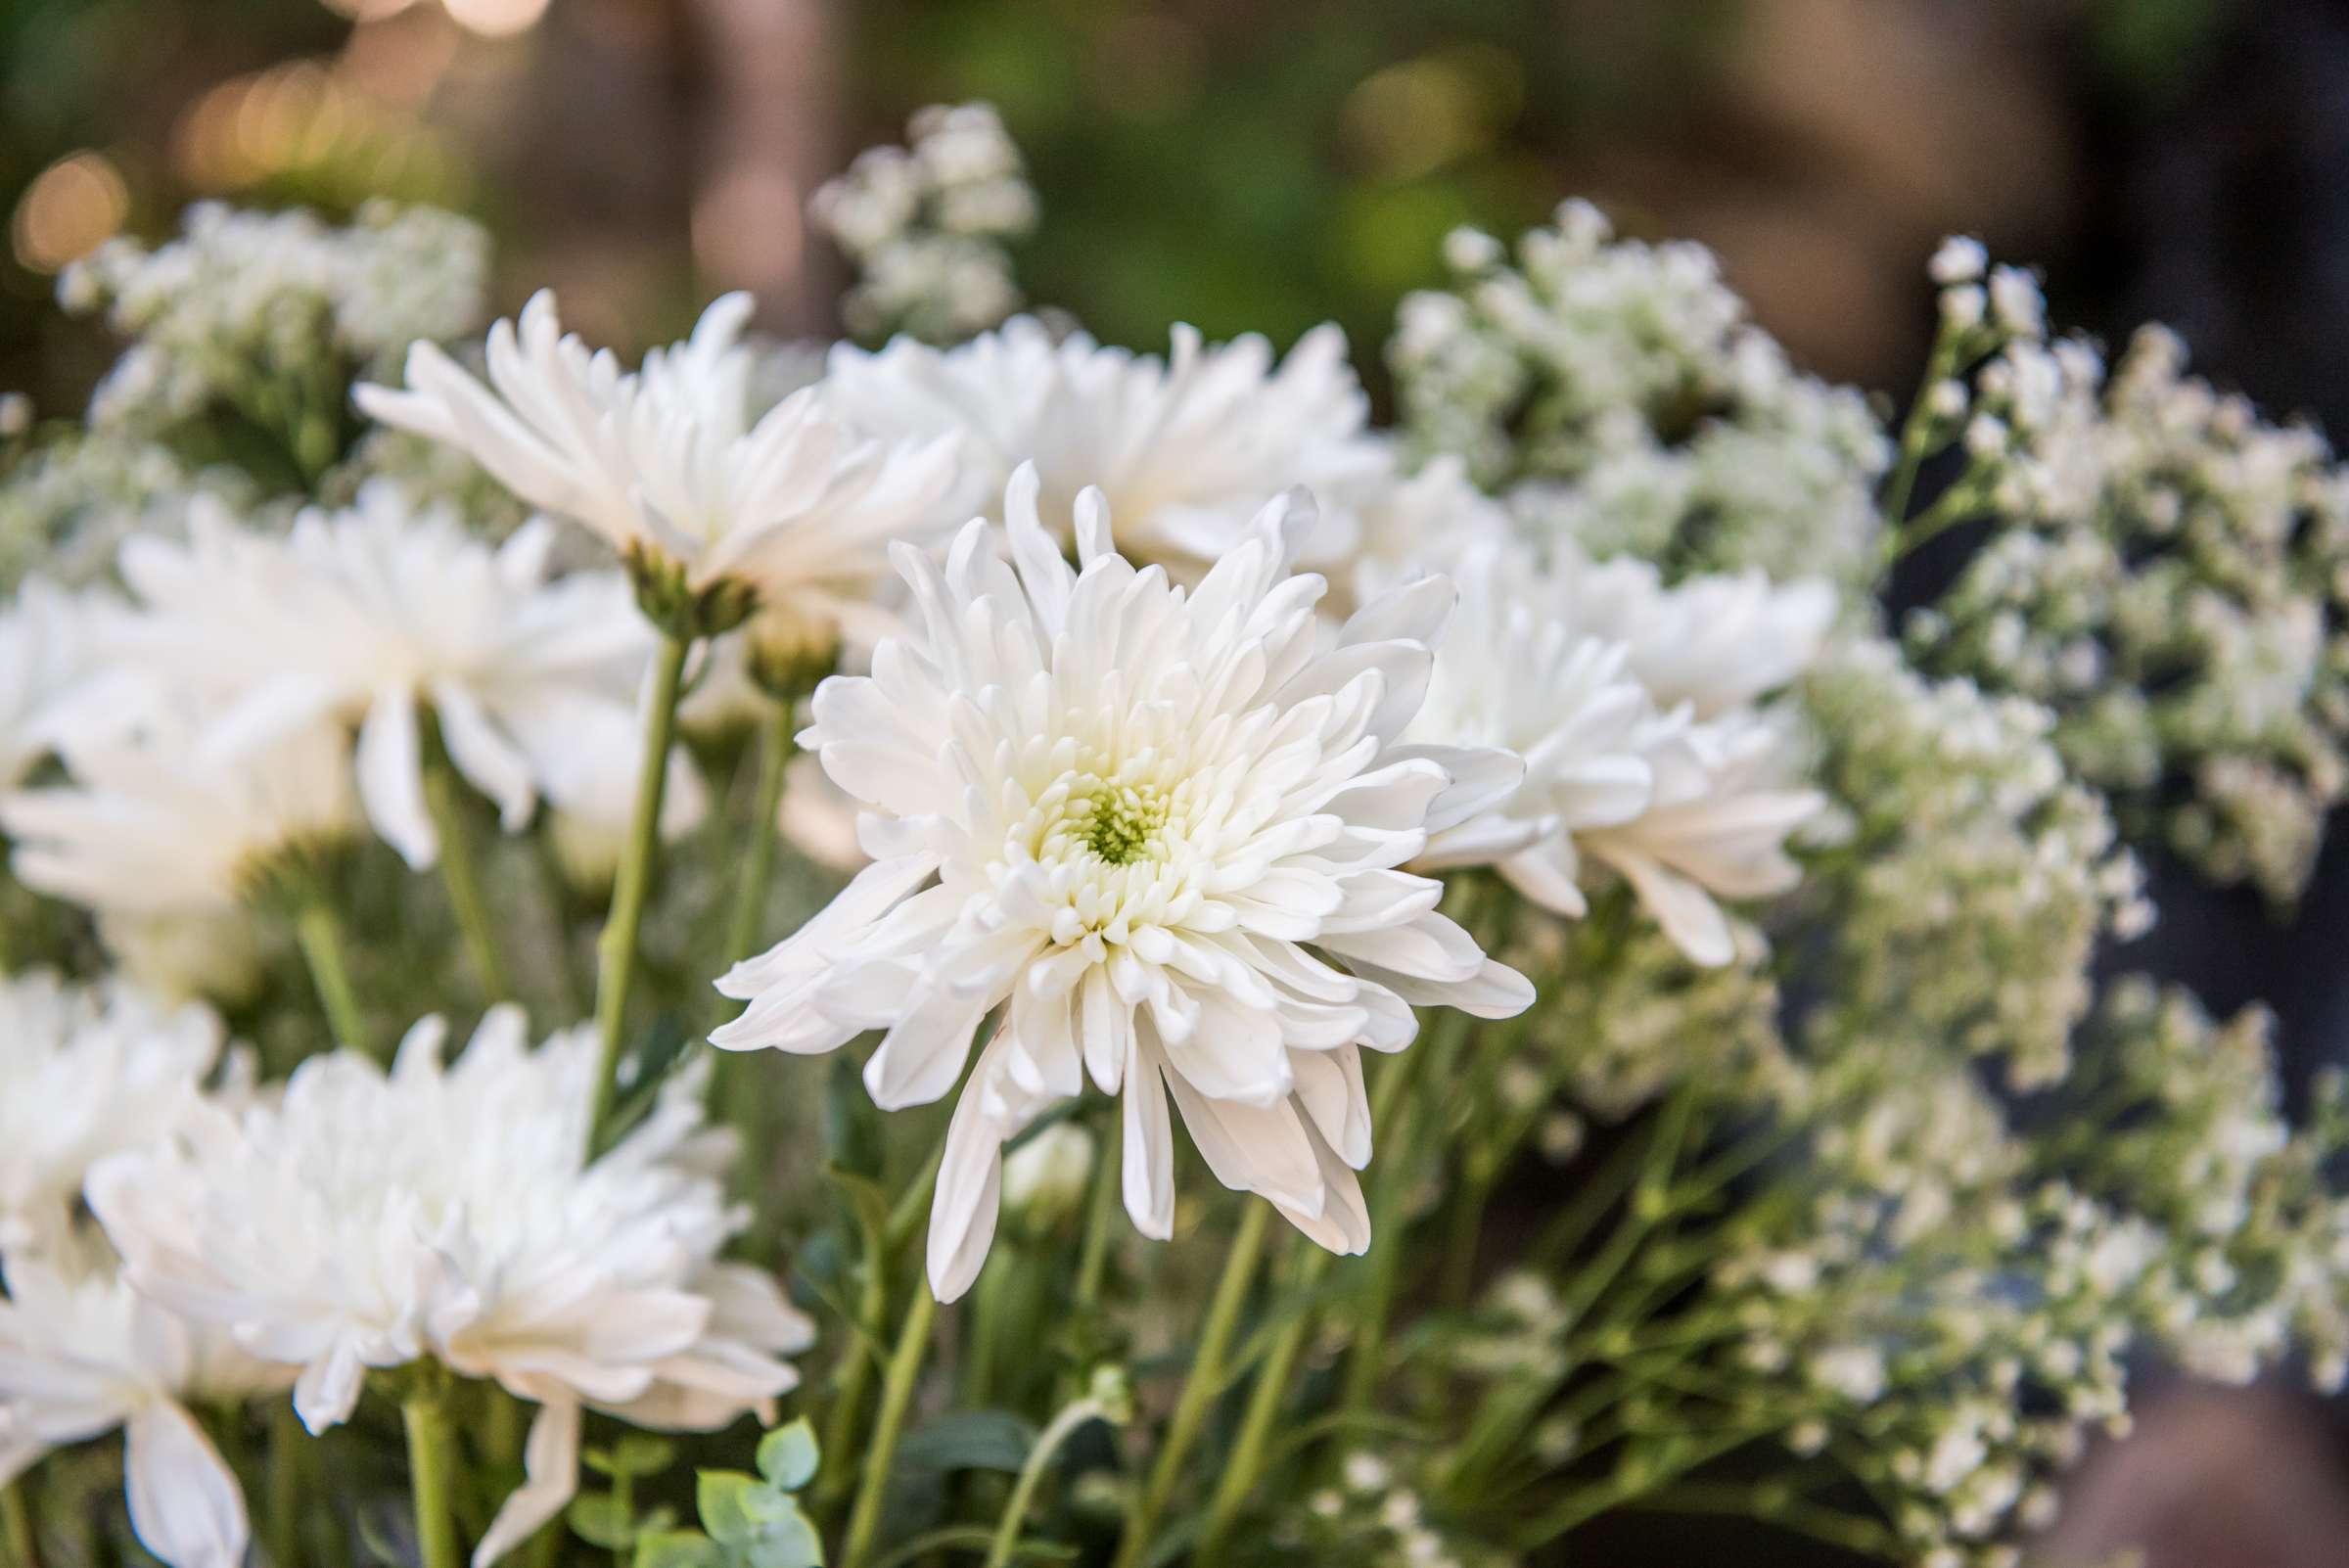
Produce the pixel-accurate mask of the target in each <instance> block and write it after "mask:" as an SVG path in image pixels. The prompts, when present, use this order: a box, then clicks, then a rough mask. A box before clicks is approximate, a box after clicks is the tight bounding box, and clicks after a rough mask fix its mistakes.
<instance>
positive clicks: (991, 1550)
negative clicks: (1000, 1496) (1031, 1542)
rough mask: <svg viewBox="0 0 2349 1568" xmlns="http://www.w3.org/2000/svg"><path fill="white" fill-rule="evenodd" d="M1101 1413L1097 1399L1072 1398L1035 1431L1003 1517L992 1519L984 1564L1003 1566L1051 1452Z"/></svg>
mask: <svg viewBox="0 0 2349 1568" xmlns="http://www.w3.org/2000/svg"><path fill="white" fill-rule="evenodd" d="M1104 1413H1105V1412H1104V1411H1103V1410H1102V1408H1101V1402H1100V1401H1098V1400H1095V1399H1090V1398H1087V1399H1081V1400H1075V1401H1072V1402H1071V1403H1070V1404H1068V1405H1066V1406H1064V1407H1062V1408H1061V1412H1060V1413H1059V1414H1058V1415H1055V1416H1054V1417H1052V1421H1051V1424H1050V1425H1048V1426H1046V1427H1045V1428H1044V1429H1043V1431H1042V1432H1041V1433H1039V1434H1037V1436H1036V1447H1035V1448H1033V1449H1030V1450H1029V1451H1028V1462H1027V1463H1025V1464H1023V1465H1021V1466H1020V1478H1019V1480H1018V1481H1016V1482H1014V1483H1013V1484H1012V1488H1011V1498H1010V1500H1009V1501H1007V1502H1005V1503H1004V1504H1003V1517H1002V1518H1001V1519H999V1520H997V1521H996V1523H995V1538H994V1541H993V1542H992V1543H991V1544H990V1545H989V1546H988V1548H987V1568H1006V1565H1007V1564H1008V1563H1009V1562H1010V1561H1011V1554H1012V1553H1013V1552H1014V1551H1016V1550H1017V1549H1018V1548H1019V1545H1020V1527H1021V1526H1022V1525H1024V1524H1026V1523H1027V1522H1028V1509H1029V1505H1030V1504H1032V1503H1033V1502H1034V1501H1035V1500H1036V1488H1037V1486H1039V1485H1041V1484H1042V1482H1043V1479H1044V1472H1045V1471H1046V1470H1048V1469H1050V1468H1051V1465H1052V1456H1053V1455H1054V1454H1056V1453H1059V1452H1060V1447H1061V1445H1062V1444H1064V1443H1066V1442H1067V1441H1068V1440H1069V1437H1070V1435H1071V1434H1072V1433H1074V1432H1075V1431H1076V1430H1077V1429H1078V1428H1079V1427H1081V1426H1082V1425H1084V1423H1085V1422H1087V1421H1091V1420H1097V1419H1100V1418H1101V1417H1102V1416H1103V1414H1104Z"/></svg>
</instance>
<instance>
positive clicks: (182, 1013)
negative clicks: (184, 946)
mask: <svg viewBox="0 0 2349 1568" xmlns="http://www.w3.org/2000/svg"><path fill="white" fill-rule="evenodd" d="M220 1036H221V1031H220V1021H219V1020H218V1019H217V1018H215V1017H213V1016H212V1014H211V1013H210V1012H208V1011H207V1010H206V1009H204V1008H201V1007H180V1008H172V1009H166V1008H163V1007H159V1006H157V1005H156V1004H155V1003H154V1002H153V1001H151V1000H150V999H149V998H148V997H146V996H144V995H142V994H140V993H139V992H136V991H134V990H132V989H130V988H129V987H126V986H109V987H107V988H105V989H103V990H87V989H84V988H82V987H79V986H72V985H68V984H66V983H64V982H62V981H60V980H59V979H58V978H57V977H56V976H54V975H48V974H39V973H35V974H29V975H23V976H19V977H18V978H16V979H13V980H7V979H0V1084H6V1085H7V1092H6V1093H4V1094H0V1251H6V1252H7V1253H8V1254H9V1255H10V1256H12V1257H16V1256H22V1255H23V1254H24V1253H26V1252H27V1251H30V1250H33V1249H36V1248H45V1247H46V1246H47V1245H48V1244H49V1243H52V1242H55V1241H56V1240H58V1239H59V1238H60V1237H62V1236H64V1235H65V1234H66V1232H67V1230H68V1228H69V1223H70V1222H71V1220H72V1215H73V1207H74V1205H75V1204H76V1203H77V1202H79V1201H80V1197H81V1178H82V1176H83V1175H84V1174H85V1173H86V1172H87V1171H88V1170H89V1168H90V1167H91V1165H93V1164H94V1163H96V1162H97V1161H98V1160H100V1159H103V1158H104V1157H105V1156H107V1155H109V1154H113V1153H116V1152H118V1151H120V1150H123V1149H131V1148H138V1147H141V1146H143V1145H146V1144H149V1143H152V1142H154V1141H155V1140H156V1139H157V1138H160V1137H161V1136H162V1135H164V1134H165V1133H167V1132H169V1131H170V1130H172V1129H173V1128H175V1127H177V1126H178V1125H179V1123H180V1122H181V1121H182V1120H183V1119H184V1118H185V1117H186V1116H187V1115H188V1113H189V1112H190V1111H191V1110H192V1109H193V1107H194V1106H195V1105H196V1103H197V1101H198V1099H199V1098H200V1094H201V1090H200V1085H201V1084H202V1083H203V1081H204V1078H205V1075H206V1074H207V1073H209V1072H210V1071H211V1068H212V1063H213V1062H214V1061H215V1060H216V1059H217V1058H218V1056H219V1054H220Z"/></svg>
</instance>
